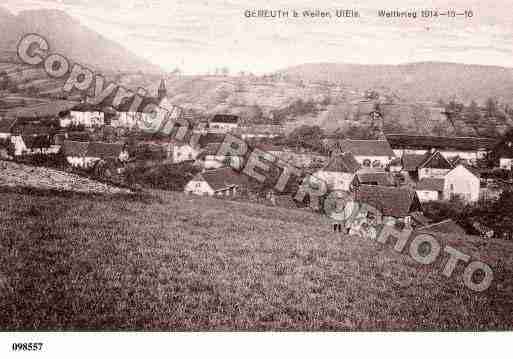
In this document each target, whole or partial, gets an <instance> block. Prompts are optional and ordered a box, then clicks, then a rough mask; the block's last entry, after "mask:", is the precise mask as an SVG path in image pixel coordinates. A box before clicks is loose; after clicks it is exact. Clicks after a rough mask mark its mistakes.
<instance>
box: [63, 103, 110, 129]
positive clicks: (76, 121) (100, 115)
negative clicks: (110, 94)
mask: <svg viewBox="0 0 513 359" xmlns="http://www.w3.org/2000/svg"><path fill="white" fill-rule="evenodd" d="M103 125H105V112H104V111H102V110H100V109H99V108H98V106H93V105H89V104H87V103H82V104H80V105H78V106H76V107H74V108H73V109H72V110H71V111H70V112H69V115H68V116H65V117H63V118H61V119H60V126H61V127H69V126H84V127H85V128H92V127H100V126H103Z"/></svg>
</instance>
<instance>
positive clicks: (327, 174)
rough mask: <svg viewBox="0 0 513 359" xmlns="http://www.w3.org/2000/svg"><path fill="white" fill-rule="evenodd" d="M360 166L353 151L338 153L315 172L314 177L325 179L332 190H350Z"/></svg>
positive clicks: (315, 178)
mask: <svg viewBox="0 0 513 359" xmlns="http://www.w3.org/2000/svg"><path fill="white" fill-rule="evenodd" d="M360 167H361V166H360V164H359V163H358V162H357V161H356V159H355V158H354V156H353V155H352V154H351V153H347V152H346V153H336V154H334V155H333V156H332V157H331V159H330V160H329V162H328V164H327V165H326V166H325V167H324V168H322V169H321V170H319V171H317V172H315V173H314V174H313V178H314V180H320V181H324V182H325V183H326V185H327V186H328V189H329V190H331V191H350V190H351V189H352V186H353V181H354V179H355V176H356V172H357V171H358V169H360Z"/></svg>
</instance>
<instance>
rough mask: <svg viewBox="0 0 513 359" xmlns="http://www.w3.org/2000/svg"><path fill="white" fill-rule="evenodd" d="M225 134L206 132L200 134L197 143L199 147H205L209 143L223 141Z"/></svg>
mask: <svg viewBox="0 0 513 359" xmlns="http://www.w3.org/2000/svg"><path fill="white" fill-rule="evenodd" d="M224 137H225V135H224V134H222V133H212V132H207V133H204V134H202V135H201V137H200V139H199V141H198V145H199V146H200V147H205V146H206V145H207V144H209V143H222V142H223V141H224Z"/></svg>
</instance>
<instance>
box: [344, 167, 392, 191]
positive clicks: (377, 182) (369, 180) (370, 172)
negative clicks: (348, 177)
mask: <svg viewBox="0 0 513 359" xmlns="http://www.w3.org/2000/svg"><path fill="white" fill-rule="evenodd" d="M353 185H354V187H358V186H361V185H370V186H388V187H394V186H395V185H396V184H395V180H394V178H393V177H392V175H391V174H390V173H389V172H386V171H385V170H376V169H374V168H372V169H369V168H366V167H363V168H361V169H359V170H358V171H357V172H356V176H355V177H354V180H353Z"/></svg>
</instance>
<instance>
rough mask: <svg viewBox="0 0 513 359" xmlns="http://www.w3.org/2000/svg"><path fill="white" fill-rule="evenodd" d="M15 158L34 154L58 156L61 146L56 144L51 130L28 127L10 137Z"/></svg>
mask: <svg viewBox="0 0 513 359" xmlns="http://www.w3.org/2000/svg"><path fill="white" fill-rule="evenodd" d="M10 142H11V143H12V145H13V149H14V153H13V154H14V156H26V155H34V154H56V153H58V152H59V150H60V146H58V145H56V144H55V143H54V138H53V136H52V135H51V133H50V129H49V128H48V127H45V126H36V125H28V126H22V127H20V128H17V129H16V131H14V133H13V134H12V136H11V137H10Z"/></svg>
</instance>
